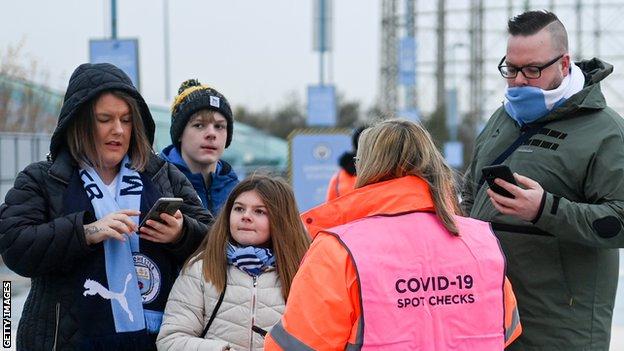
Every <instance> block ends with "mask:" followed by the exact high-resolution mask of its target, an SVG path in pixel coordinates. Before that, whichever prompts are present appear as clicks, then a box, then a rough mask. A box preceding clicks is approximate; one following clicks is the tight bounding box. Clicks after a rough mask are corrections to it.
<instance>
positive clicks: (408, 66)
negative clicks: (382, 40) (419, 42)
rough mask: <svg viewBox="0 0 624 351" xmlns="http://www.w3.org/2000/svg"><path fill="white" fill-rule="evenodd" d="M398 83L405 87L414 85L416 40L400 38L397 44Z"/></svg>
mask: <svg viewBox="0 0 624 351" xmlns="http://www.w3.org/2000/svg"><path fill="white" fill-rule="evenodd" d="M399 83H400V84H401V85H404V86H406V87H412V86H414V85H416V39H414V37H404V38H401V41H400V42H399Z"/></svg>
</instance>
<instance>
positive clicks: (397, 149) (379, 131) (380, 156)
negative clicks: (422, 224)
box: [355, 119, 461, 235]
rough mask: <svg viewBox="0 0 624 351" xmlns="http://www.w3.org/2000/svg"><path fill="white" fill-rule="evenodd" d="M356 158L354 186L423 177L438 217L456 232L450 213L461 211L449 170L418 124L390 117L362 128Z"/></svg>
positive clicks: (427, 135) (451, 171)
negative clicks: (406, 177) (405, 177)
mask: <svg viewBox="0 0 624 351" xmlns="http://www.w3.org/2000/svg"><path fill="white" fill-rule="evenodd" d="M357 160H358V162H357V163H356V170H357V180H356V184H355V187H356V188H361V187H363V186H366V185H369V184H373V183H378V182H383V181H386V180H390V179H395V178H400V177H404V176H408V175H413V176H417V177H420V178H422V179H424V180H425V181H426V182H427V184H428V185H429V189H430V193H431V197H432V199H433V203H434V206H435V211H436V214H437V216H438V218H440V220H441V221H442V223H443V224H444V227H446V229H447V230H448V231H450V232H451V233H453V234H455V235H458V234H459V233H458V229H457V226H456V224H455V220H454V219H453V215H454V214H460V213H461V210H460V207H459V203H458V201H457V196H456V192H455V189H456V185H455V181H454V179H453V170H452V169H451V168H450V167H449V166H448V165H447V164H446V162H445V160H444V158H443V157H442V155H441V154H440V152H439V151H438V149H437V148H436V147H435V144H434V143H433V140H432V139H431V136H430V135H429V133H428V132H427V131H426V130H425V129H424V128H423V127H422V126H420V125H418V124H416V123H413V122H410V121H407V120H401V119H392V120H386V121H382V122H380V123H378V124H376V125H374V126H372V127H370V128H368V129H366V130H364V132H362V134H361V135H360V141H359V148H358V151H357Z"/></svg>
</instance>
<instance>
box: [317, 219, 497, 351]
mask: <svg viewBox="0 0 624 351" xmlns="http://www.w3.org/2000/svg"><path fill="white" fill-rule="evenodd" d="M455 219H456V223H457V226H458V228H459V232H460V236H459V237H456V236H453V235H451V234H450V233H449V232H448V231H447V230H446V229H445V228H444V227H443V226H442V224H441V222H440V221H439V219H438V218H437V217H436V215H435V214H433V213H424V212H415V213H409V214H405V215H400V216H392V217H384V216H375V217H369V218H365V219H362V220H358V221H355V222H351V223H348V224H345V225H342V226H339V227H336V228H333V229H330V230H328V232H330V233H332V234H334V235H335V236H336V237H337V238H338V239H339V240H340V241H341V243H342V244H343V245H344V246H345V248H346V249H347V251H348V252H349V254H350V256H351V258H352V259H353V263H354V265H355V269H356V272H357V275H358V281H359V284H360V301H361V303H362V306H361V307H362V317H361V319H360V327H361V328H359V329H360V330H359V331H358V335H357V339H356V340H357V341H356V345H357V346H359V345H361V349H363V350H382V349H387V348H388V347H390V346H391V347H392V348H393V349H396V350H414V349H422V350H502V349H503V348H504V307H503V299H504V298H503V284H504V265H505V263H504V258H503V254H502V252H501V250H500V247H499V245H498V241H497V239H496V237H495V236H494V234H493V233H492V231H491V229H490V227H489V225H488V224H487V223H485V222H481V221H477V220H474V219H469V218H463V217H456V218H455ZM353 349H354V350H355V349H360V347H358V348H353Z"/></svg>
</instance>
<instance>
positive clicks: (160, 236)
mask: <svg viewBox="0 0 624 351" xmlns="http://www.w3.org/2000/svg"><path fill="white" fill-rule="evenodd" d="M160 219H162V221H163V223H161V222H159V221H154V220H151V219H149V220H147V221H146V222H145V225H144V226H142V227H141V228H140V229H139V232H140V236H141V238H143V239H145V240H149V241H153V242H155V243H175V242H176V241H178V240H179V239H180V236H181V234H182V226H183V224H184V217H183V216H182V212H180V210H177V211H176V213H174V214H173V216H172V215H170V214H168V213H161V214H160Z"/></svg>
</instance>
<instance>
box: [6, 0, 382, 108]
mask: <svg viewBox="0 0 624 351" xmlns="http://www.w3.org/2000/svg"><path fill="white" fill-rule="evenodd" d="M163 3H164V2H163V1H158V0H118V1H117V4H118V5H117V6H118V9H117V17H118V37H119V38H138V39H139V50H140V53H139V56H140V77H141V90H142V93H143V95H144V97H145V98H146V99H147V100H148V102H150V103H157V104H163V105H169V104H170V101H166V99H165V87H164V49H163V47H164V46H163V32H164V31H163V28H164V26H163V8H164V6H163ZM380 6H381V5H380V2H379V1H377V0H339V1H335V4H334V18H335V20H334V47H335V50H334V54H333V72H334V75H333V77H334V83H335V84H336V85H337V87H338V89H339V90H340V91H342V92H344V93H345V95H346V97H347V98H349V99H357V100H360V101H362V102H363V103H364V105H365V106H369V105H370V104H371V103H372V101H373V99H374V98H375V96H376V92H377V81H378V62H379V61H378V60H379V50H378V47H379V40H380V39H379V27H380V18H379V14H380V11H381V8H380ZM169 23H170V27H169V31H170V61H171V71H170V72H171V86H170V90H169V92H170V94H171V96H173V95H174V94H175V92H176V91H177V87H178V86H179V84H180V83H181V82H182V81H183V80H185V79H188V78H198V79H199V80H200V81H201V82H202V83H206V84H210V85H213V86H214V87H216V88H217V89H218V90H220V91H222V92H223V93H224V94H225V95H226V97H228V99H229V100H230V102H231V103H232V104H233V105H244V106H247V107H250V108H252V109H261V108H264V107H273V108H274V107H276V106H278V105H279V104H280V103H282V102H283V101H284V100H285V98H286V96H288V95H289V94H291V93H292V92H295V93H296V94H297V95H298V96H299V97H300V98H301V99H304V97H305V88H306V86H307V85H308V84H314V83H317V82H318V79H319V73H318V72H319V68H318V67H319V62H318V61H319V60H318V54H316V53H315V52H314V51H312V1H311V0H303V1H302V0H270V1H257V0H255V1H254V0H221V1H217V0H210V1H209V0H204V1H200V0H170V1H169ZM110 28H111V27H110V1H109V0H88V1H87V0H73V1H72V0H55V1H35V0H19V1H3V2H2V10H1V11H0V51H4V50H6V48H7V47H8V46H9V45H11V46H15V45H17V43H19V42H20V41H23V45H24V47H23V50H22V53H23V54H24V55H23V57H25V58H27V59H30V58H32V59H36V60H37V61H38V62H39V63H40V65H41V66H42V68H43V69H45V70H47V71H48V72H49V73H50V78H49V79H48V83H49V85H51V86H52V87H54V88H58V89H64V88H65V87H66V85H67V81H68V79H69V76H70V75H71V73H72V71H73V69H74V68H75V67H77V66H78V65H79V64H80V63H83V62H87V61H88V59H89V55H88V42H89V39H101V38H106V37H108V36H109V35H110ZM302 101H303V100H302Z"/></svg>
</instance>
